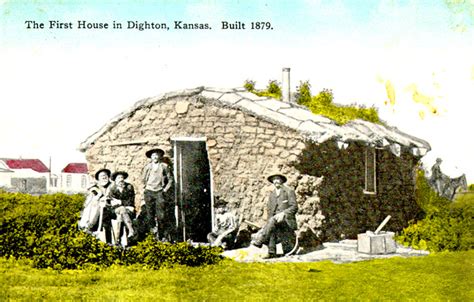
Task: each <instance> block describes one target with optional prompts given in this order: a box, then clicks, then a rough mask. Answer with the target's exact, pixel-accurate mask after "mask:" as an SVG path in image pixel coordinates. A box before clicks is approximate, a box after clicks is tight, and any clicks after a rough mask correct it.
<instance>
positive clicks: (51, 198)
mask: <svg viewBox="0 0 474 302" xmlns="http://www.w3.org/2000/svg"><path fill="white" fill-rule="evenodd" d="M83 203H84V196H83V195H71V196H69V195H65V194H54V195H42V196H39V197H36V196H31V195H28V194H21V193H5V192H0V209H1V211H2V216H1V217H0V257H7V258H9V257H13V258H17V259H18V258H27V259H31V260H32V263H33V266H34V267H37V268H47V267H50V268H53V269H76V268H84V267H88V266H96V267H106V266H110V265H112V264H114V263H116V264H144V265H146V266H147V267H151V268H159V267H161V266H170V265H173V264H182V265H189V266H199V265H204V264H213V263H217V262H218V261H219V260H220V259H221V258H220V256H219V254H220V253H221V252H222V250H221V249H219V248H210V247H204V246H198V247H193V246H192V245H191V244H189V243H185V242H183V243H177V244H170V243H161V242H158V241H156V240H154V239H153V238H152V237H148V238H147V239H146V240H145V241H143V242H141V243H139V244H138V245H137V246H136V247H132V248H130V249H127V250H124V249H121V248H115V247H112V246H109V245H107V244H105V243H103V242H101V241H99V240H98V239H96V238H95V237H93V236H91V235H89V234H87V233H84V232H82V231H80V230H78V227H77V221H78V220H79V216H80V210H81V208H82V205H83Z"/></svg>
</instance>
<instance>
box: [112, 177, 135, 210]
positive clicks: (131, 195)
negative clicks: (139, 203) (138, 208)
mask: <svg viewBox="0 0 474 302" xmlns="http://www.w3.org/2000/svg"><path fill="white" fill-rule="evenodd" d="M109 196H110V198H115V199H119V200H121V201H122V206H125V207H134V208H135V189H134V188H133V186H132V185H131V184H129V183H125V186H124V188H123V190H122V192H120V190H119V189H118V187H117V185H116V184H114V185H113V186H112V187H111V188H110V194H109ZM119 206H120V205H115V206H113V207H112V208H118V207H119Z"/></svg>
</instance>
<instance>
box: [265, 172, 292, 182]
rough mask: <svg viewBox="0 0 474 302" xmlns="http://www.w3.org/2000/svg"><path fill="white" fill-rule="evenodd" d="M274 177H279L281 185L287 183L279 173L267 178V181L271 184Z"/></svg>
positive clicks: (284, 177)
mask: <svg viewBox="0 0 474 302" xmlns="http://www.w3.org/2000/svg"><path fill="white" fill-rule="evenodd" d="M275 177H279V178H280V179H281V182H282V183H285V182H286V181H287V179H286V176H285V175H283V174H280V173H273V174H271V175H270V176H268V177H267V179H268V181H269V182H271V183H273V179H274V178H275Z"/></svg>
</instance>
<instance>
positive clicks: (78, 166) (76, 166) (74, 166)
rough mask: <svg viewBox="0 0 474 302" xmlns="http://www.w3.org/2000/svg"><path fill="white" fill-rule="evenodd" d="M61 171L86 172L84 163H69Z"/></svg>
mask: <svg viewBox="0 0 474 302" xmlns="http://www.w3.org/2000/svg"><path fill="white" fill-rule="evenodd" d="M61 172H63V173H82V174H87V164H86V163H70V164H68V165H67V166H66V167H65V168H64V169H63V170H62V171H61Z"/></svg>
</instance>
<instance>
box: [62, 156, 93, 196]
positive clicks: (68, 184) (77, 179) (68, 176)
mask: <svg viewBox="0 0 474 302" xmlns="http://www.w3.org/2000/svg"><path fill="white" fill-rule="evenodd" d="M87 172H88V169H87V164H86V163H70V164H68V165H67V166H66V167H64V169H62V170H61V175H60V177H59V188H58V189H59V190H60V191H63V192H67V193H81V192H86V191H87V187H88V186H89V185H90V184H91V183H92V182H93V181H94V180H93V179H92V177H91V176H90V175H89V174H88V173H87Z"/></svg>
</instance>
